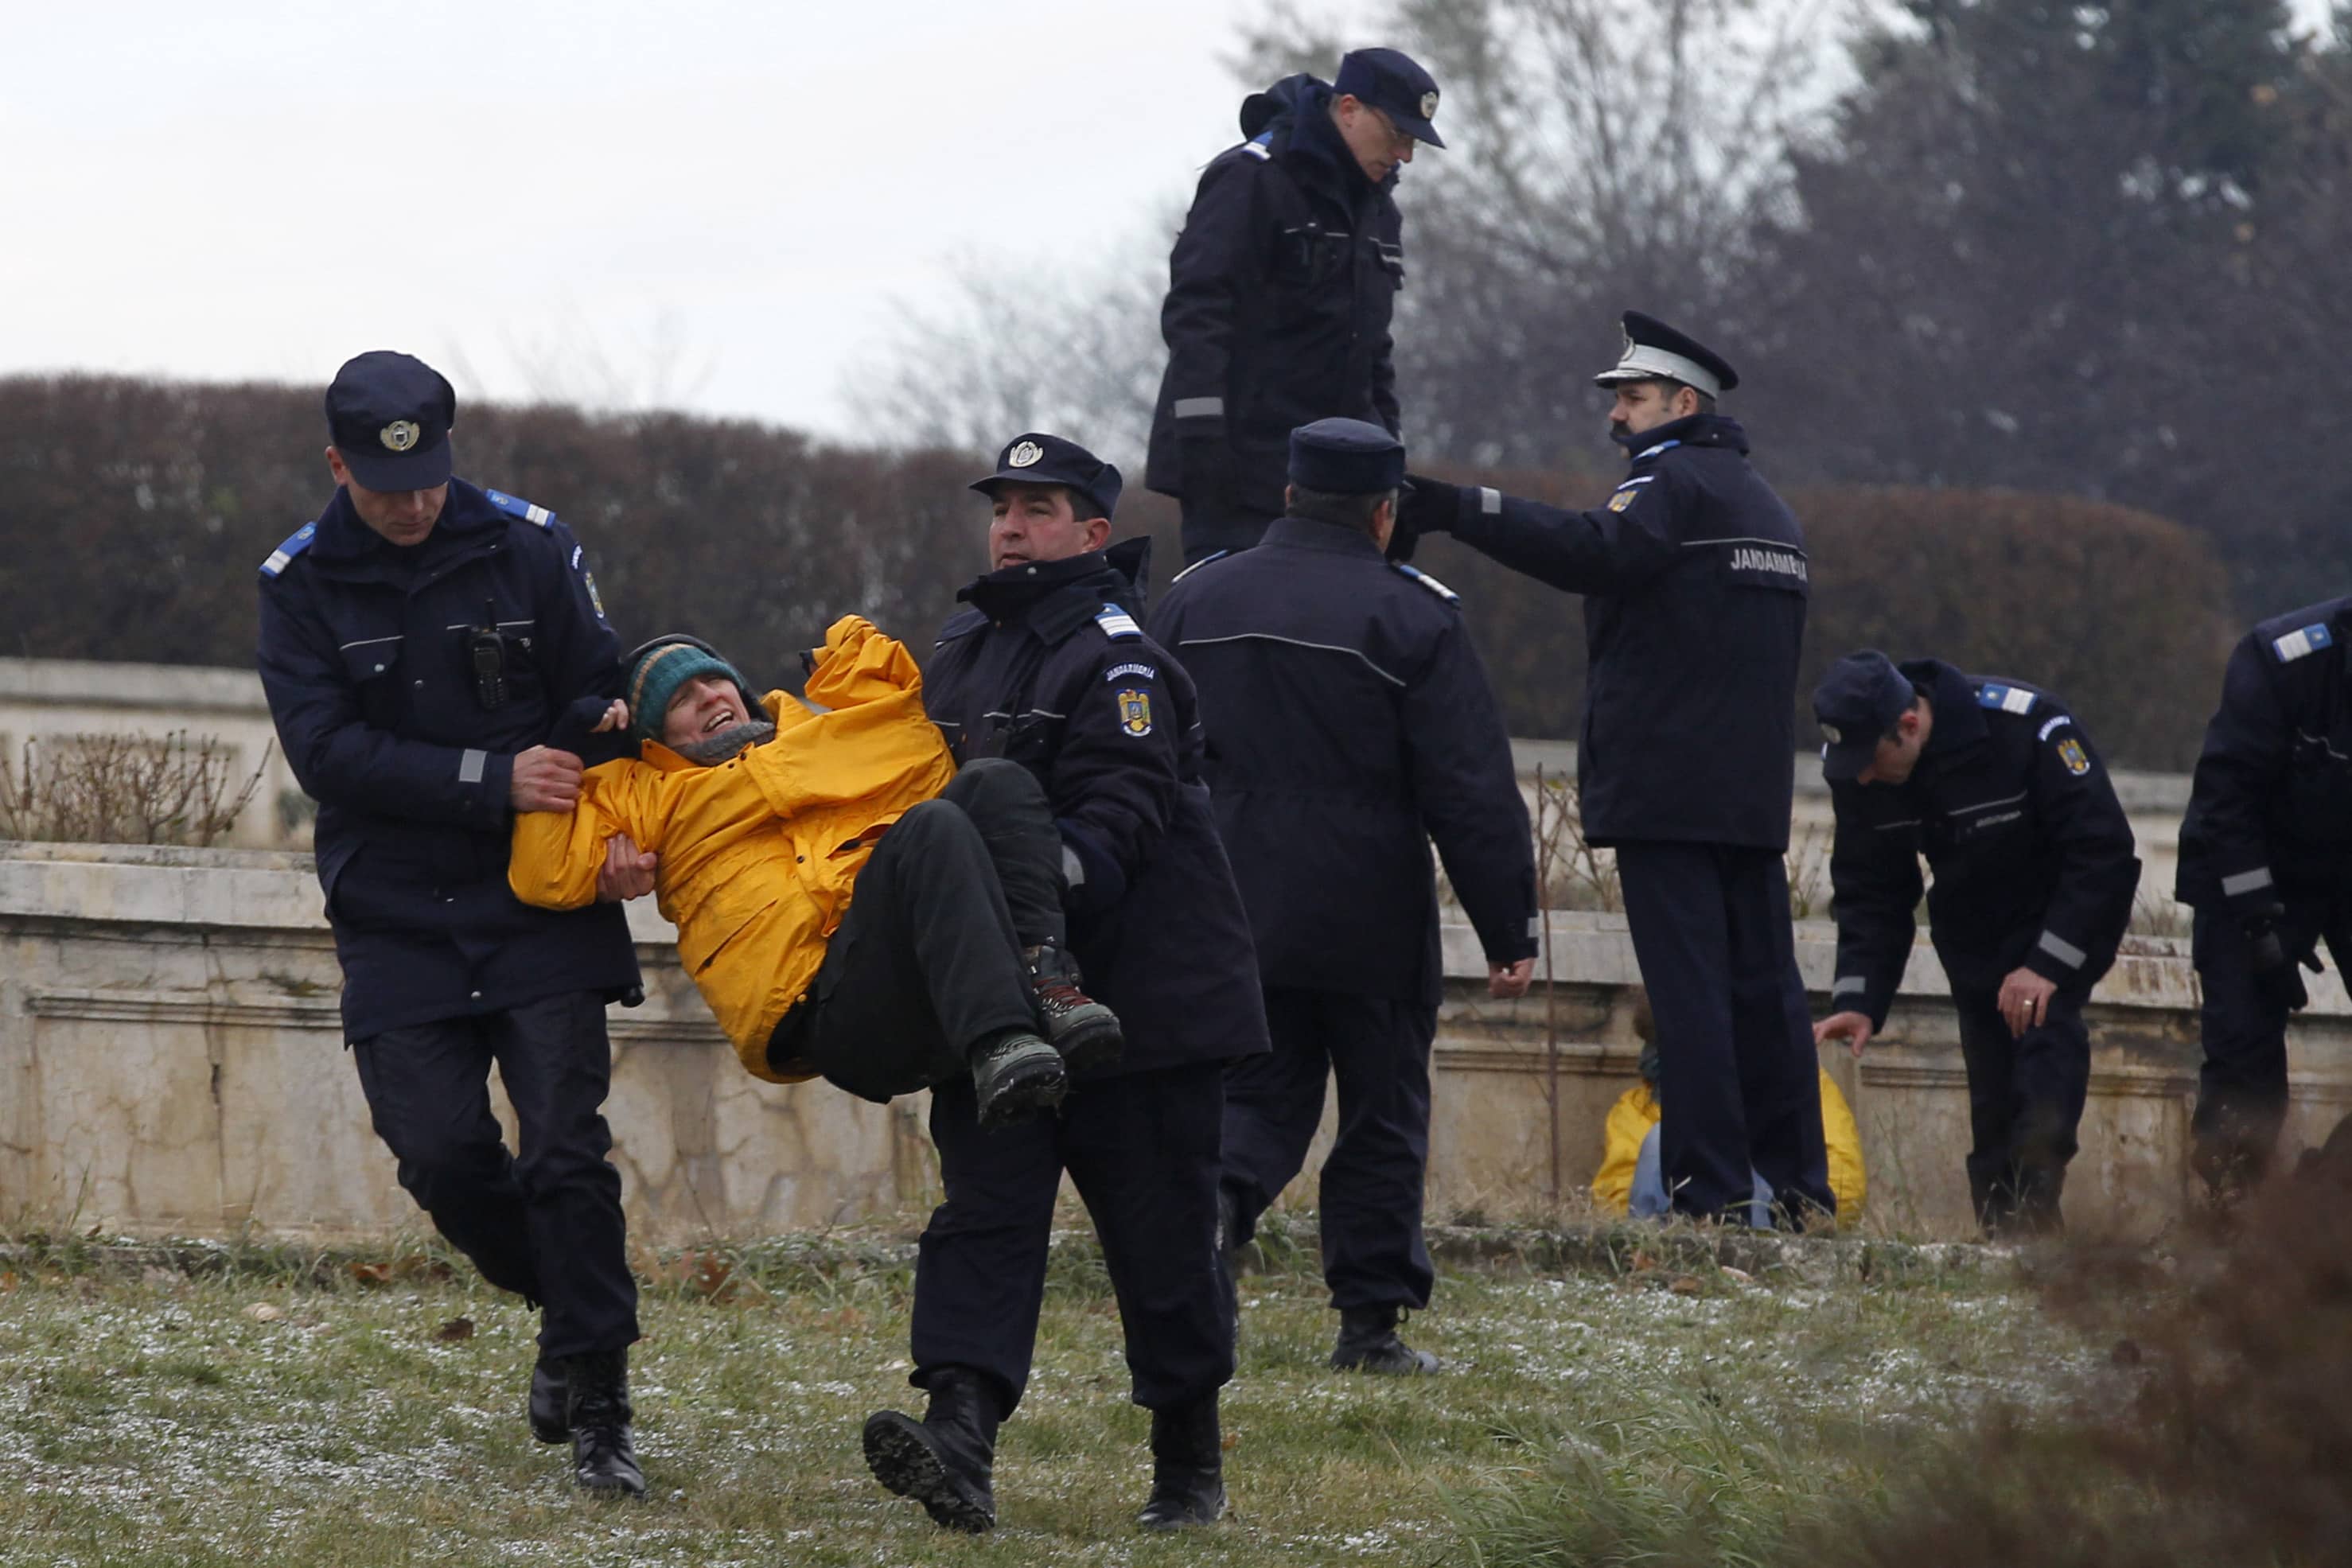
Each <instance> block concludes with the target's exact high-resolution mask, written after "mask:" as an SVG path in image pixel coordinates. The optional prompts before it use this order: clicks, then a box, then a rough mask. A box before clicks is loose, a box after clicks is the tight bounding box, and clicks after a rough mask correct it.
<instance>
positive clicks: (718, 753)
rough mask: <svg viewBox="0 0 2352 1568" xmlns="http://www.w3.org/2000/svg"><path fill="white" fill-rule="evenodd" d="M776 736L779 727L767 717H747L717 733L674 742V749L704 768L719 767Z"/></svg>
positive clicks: (681, 755) (689, 760)
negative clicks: (679, 743) (679, 742)
mask: <svg viewBox="0 0 2352 1568" xmlns="http://www.w3.org/2000/svg"><path fill="white" fill-rule="evenodd" d="M775 738H776V727H775V726H774V725H773V724H772V723H770V722H769V721H768V720H766V719H764V718H747V719H745V720H744V721H743V722H742V723H741V724H737V725H730V726H729V727H727V728H725V729H722V730H720V731H719V733H718V734H716V735H706V736H704V737H702V738H701V739H699V740H690V741H688V742H687V743H686V744H685V745H684V746H673V747H670V749H671V750H672V751H675V752H677V754H678V755H679V756H680V757H683V758H686V759H687V760H688V762H695V763H699V764H700V765H701V766H703V767H705V768H716V767H718V766H719V764H720V763H722V762H732V761H734V760H735V758H738V757H740V756H741V755H742V754H743V753H744V752H746V751H749V750H750V749H751V747H755V746H762V745H765V744H766V743H767V742H769V741H771V740H773V739H775Z"/></svg>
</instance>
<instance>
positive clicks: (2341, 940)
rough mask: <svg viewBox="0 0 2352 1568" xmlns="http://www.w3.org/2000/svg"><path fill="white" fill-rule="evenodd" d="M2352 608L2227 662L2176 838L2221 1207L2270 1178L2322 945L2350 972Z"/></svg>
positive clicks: (2202, 1168) (2202, 1097)
mask: <svg viewBox="0 0 2352 1568" xmlns="http://www.w3.org/2000/svg"><path fill="white" fill-rule="evenodd" d="M2347 633H2352V599H2332V600H2329V601H2326V603H2323V604H2314V605H2310V606H2308V607H2306V608H2305V609H2302V610H2297V611H2294V612H2290V613H2288V614H2285V615H2281V616H2278V617H2276V618H2274V619H2273V620H2269V621H2265V622H2263V623H2262V624H2261V625H2259V626H2257V627H2255V628H2254V629H2253V630H2252V632H2248V633H2247V634H2246V636H2245V637H2244V638H2243V639H2242V640H2241V641H2240V642H2239V643H2238V645H2237V647H2236V649H2235V650H2234V651H2232V652H2231V654H2230V664H2229V668H2228V670H2227V672H2226V673H2225V674H2223V676H2222V680H2221V707H2220V708H2219V709H2218V710H2217V711H2216V712H2215V713H2214V715H2213V721H2212V723H2211V724H2210V725H2208V726H2207V727H2206V730H2205V749H2204V751H2203V752H2202V753H2201V754H2200V756H2199V757H2198V758H2197V772H2196V775H2195V778H2194V779H2193V781H2192V783H2191V784H2190V787H2189V812H2188V815H2187V817H2186V818H2185V819H2184V820H2183V821H2182V822H2181V824H2180V871H2179V878H2178V881H2177V883H2176V886H2175V894H2174V896H2176V897H2177V898H2179V900H2180V902H2181V903H2183V904H2188V905H2189V906H2190V907H2192V908H2193V909H2195V910H2196V912H2197V920H2196V925H2195V926H2194V928H2193V934H2192V936H2191V938H2190V945H2191V952H2192V954H2193V955H2194V956H2195V959H2196V964H2197V977H2198V980H2199V982H2200V985H2201V987H2202V988H2203V991H2204V998H2205V1002H2204V1011H2203V1014H2202V1019H2201V1021H2202V1025H2203V1033H2204V1039H2205V1065H2204V1071H2203V1074H2202V1081H2201V1082H2200V1086H2199V1090H2198V1095H2197V1112H2196V1115H2195V1117H2194V1119H2193V1120H2192V1122H2191V1124H2190V1134H2191V1138H2192V1140H2193V1145H2194V1159H2195V1162H2196V1166H2197V1169H2198V1171H2199V1173H2200V1175H2202V1176H2204V1178H2205V1180H2206V1181H2207V1182H2208V1183H2209V1184H2210V1186H2212V1187H2213V1189H2214V1190H2215V1191H2216V1192H2219V1193H2223V1194H2235V1193H2237V1192H2239V1191H2241V1190H2242V1189H2243V1188H2245V1187H2247V1186H2251V1185H2252V1183H2254V1182H2255V1181H2258V1180H2260V1179H2261V1177H2262V1176H2263V1172H2264V1171H2265V1170H2266V1169H2267V1168H2268V1166H2269V1164H2270V1159H2271V1155H2272V1153H2273V1150H2274V1149H2275V1147H2276V1145H2277V1143H2278V1134H2279V1129H2280V1126H2281V1125H2282V1124H2284V1121H2285V1119H2286V1101H2287V1077H2286V1071H2287V1060H2286V1020H2287V1015H2288V1014H2289V1013H2291V1012H2294V1011H2295V1010H2296V1009H2300V1008H2301V1007H2303V1006H2304V1004H2305V1002H2307V1001H2308V1000H2309V999H2310V998H2309V997H2308V996H2307V995H2306V994H2305V990H2304V985H2303V977H2301V976H2300V975H2298V974H2297V973H2296V972H2295V966H2296V965H2297V964H2298V963H2300V964H2303V965H2305V966H2306V967H2309V968H2311V969H2312V970H2313V971H2315V972H2316V971H2317V970H2318V968H2319V956H2318V947H2319V944H2320V943H2321V942H2322V941H2325V942H2326V944H2327V948H2328V951H2329V952H2331V953H2333V954H2335V955H2336V968H2337V970H2338V971H2339V972H2345V971H2346V967H2347V963H2352V688H2347V683H2346V667H2345V664H2346V662H2345V655H2344V640H2345V637H2346V636H2347Z"/></svg>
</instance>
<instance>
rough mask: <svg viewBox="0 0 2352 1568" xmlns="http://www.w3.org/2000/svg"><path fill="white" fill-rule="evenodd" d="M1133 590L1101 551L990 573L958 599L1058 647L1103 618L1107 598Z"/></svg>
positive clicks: (1117, 596) (975, 582)
mask: <svg viewBox="0 0 2352 1568" xmlns="http://www.w3.org/2000/svg"><path fill="white" fill-rule="evenodd" d="M1131 590H1132V585H1131V584H1130V583H1129V581H1128V580H1127V579H1126V578H1125V577H1123V576H1121V575H1120V574H1119V573H1118V571H1117V570H1115V569H1114V568H1113V567H1112V566H1111V564H1110V562H1109V561H1108V560H1107V559H1105V558H1104V556H1103V553H1102V552H1101V551H1098V550H1097V551H1089V552H1087V554H1085V555H1074V556H1071V557H1069V558H1068V559H1065V560H1039V561H1030V562H1028V563H1027V564H1025V565H1022V566H1014V567H1007V568H1005V569H1004V570H1002V571H992V572H988V573H986V574H984V575H982V576H981V577H978V578H975V579H974V580H972V581H971V582H970V583H967V584H966V585H965V586H964V588H963V590H962V591H961V592H959V593H958V594H957V595H956V598H957V599H958V600H959V601H961V602H963V603H966V604H969V605H971V607H972V608H973V609H974V610H977V611H979V612H981V613H982V614H983V615H985V616H987V617H988V618H989V620H990V621H992V622H995V623H996V624H998V625H1005V626H1009V625H1016V624H1017V625H1023V626H1026V627H1027V628H1028V629H1029V630H1030V631H1031V632H1034V633H1035V634H1036V636H1037V637H1038V638H1039V639H1040V640H1041V641H1043V642H1046V643H1058V642H1060V641H1061V640H1062V639H1063V638H1065V637H1067V636H1068V635H1069V634H1070V633H1071V632H1076V630H1077V629H1078V628H1079V627H1081V626H1083V625H1085V624H1086V623H1087V622H1089V621H1091V620H1093V619H1094V618H1095V616H1096V615H1097V614H1099V613H1100V612H1101V611H1102V607H1103V603H1104V601H1106V600H1116V599H1120V598H1122V597H1124V596H1125V595H1126V594H1127V593H1128V592H1129V591H1131Z"/></svg>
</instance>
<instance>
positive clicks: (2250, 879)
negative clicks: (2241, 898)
mask: <svg viewBox="0 0 2352 1568" xmlns="http://www.w3.org/2000/svg"><path fill="white" fill-rule="evenodd" d="M2270 885H2271V868H2270V867H2268V866H2266V865H2258V866H2256V867H2255V868H2254V869H2253V870H2252V871H2242V872H2240V873H2238V874H2237V875H2235V876H2225V877H2223V878H2222V879H2221V896H2222V897H2224V898H2235V897H2237V896H2238V895H2239V894H2242V893H2259V892H2261V891H2262V890H2263V888H2266V887H2268V886H2270Z"/></svg>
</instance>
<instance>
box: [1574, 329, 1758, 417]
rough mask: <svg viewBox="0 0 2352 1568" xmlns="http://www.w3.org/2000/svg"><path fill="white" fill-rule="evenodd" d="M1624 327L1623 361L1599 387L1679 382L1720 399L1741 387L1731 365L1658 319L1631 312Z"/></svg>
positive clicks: (1607, 372) (1597, 378)
mask: <svg viewBox="0 0 2352 1568" xmlns="http://www.w3.org/2000/svg"><path fill="white" fill-rule="evenodd" d="M1624 324H1625V353H1624V357H1623V358H1622V359H1620V360H1619V361H1617V363H1616V364H1615V365H1613V366H1612V367H1611V368H1610V369H1608V370H1605V371H1601V373H1600V374H1599V375H1597V376H1595V377H1593V378H1592V380H1593V382H1594V383H1595V384H1596V385H1599V386H1604V387H1613V386H1617V385H1619V384H1620V383H1622V382H1654V381H1659V380H1667V381H1677V382H1682V383H1683V384H1684V385H1685V386H1688V387H1696V388H1697V389H1698V390H1699V391H1700V392H1705V393H1706V395H1707V396H1709V397H1721V396H1722V395H1723V394H1724V393H1725V392H1729V391H1730V390H1731V389H1732V388H1734V387H1736V386H1738V384H1739V372H1738V371H1735V370H1733V369H1732V368H1731V361H1728V360H1727V359H1725V358H1724V357H1723V356H1722V355H1721V354H1718V353H1717V352H1716V351H1715V350H1713V349H1710V348H1708V347H1707V346H1706V344H1705V343H1702V342H1700V341H1699V340H1697V339H1696V338H1693V337H1691V336H1690V335H1688V334H1687V333H1684V332H1677V331H1675V329H1673V328H1672V327H1669V326H1667V325H1666V324H1665V323H1664V321H1661V320H1659V319H1657V318H1656V317H1655V316H1644V315H1643V314H1642V313H1641V312H1640V311H1639V310H1628V311H1626V312H1625V316H1624Z"/></svg>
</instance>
